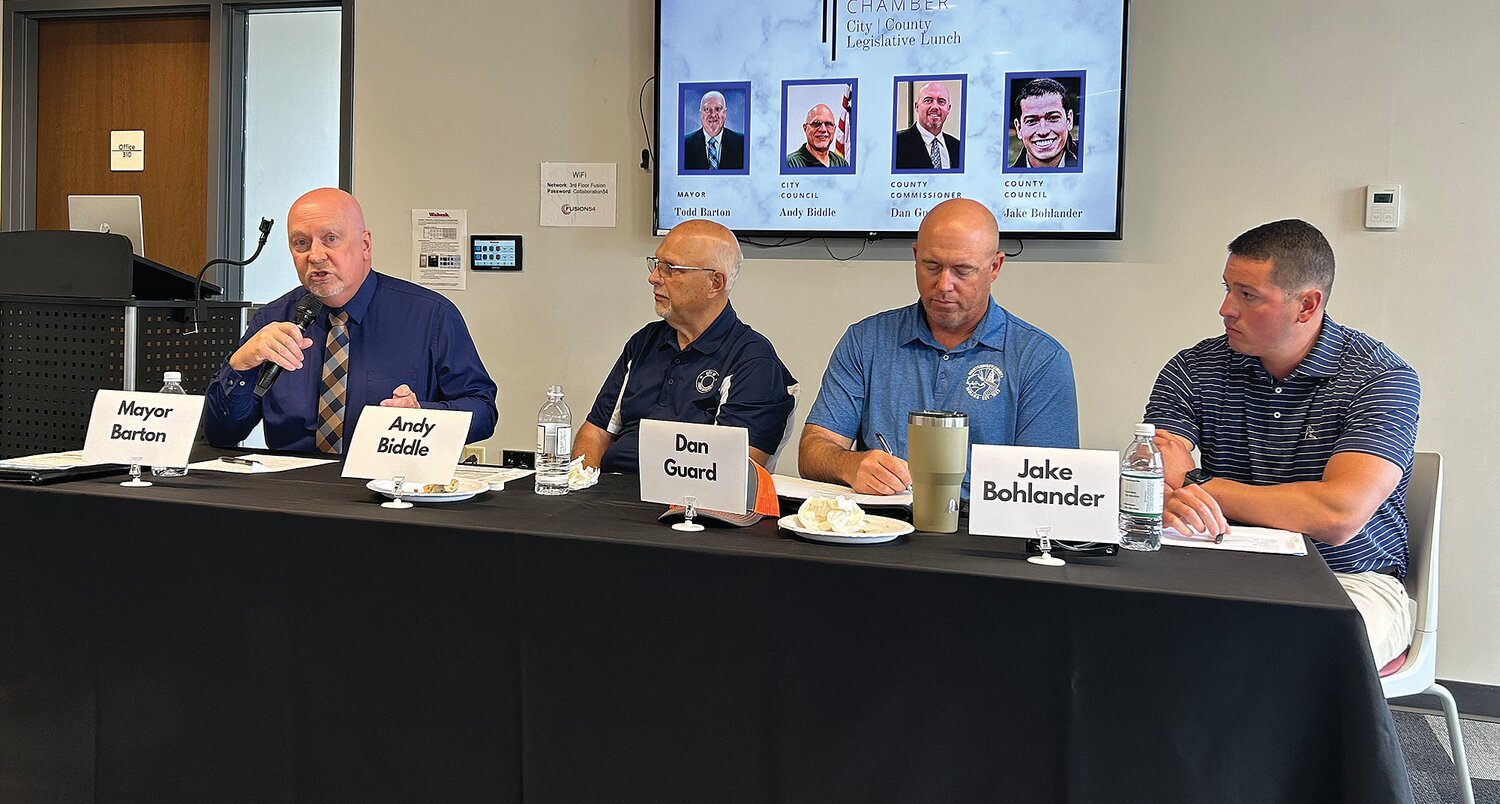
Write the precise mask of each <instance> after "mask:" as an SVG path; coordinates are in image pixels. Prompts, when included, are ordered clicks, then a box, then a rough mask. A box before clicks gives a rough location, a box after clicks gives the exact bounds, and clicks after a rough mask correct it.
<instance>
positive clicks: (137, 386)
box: [0, 232, 249, 458]
mask: <svg viewBox="0 0 1500 804" xmlns="http://www.w3.org/2000/svg"><path fill="white" fill-rule="evenodd" d="M203 290H204V295H209V294H217V293H219V292H220V290H219V288H217V287H214V286H213V285H208V284H205V285H204V286H203ZM192 297H193V280H192V279H191V278H190V277H187V276H184V275H183V274H179V273H177V272H176V271H173V270H172V269H170V268H167V267H166V266H164V265H160V264H158V263H154V262H152V261H150V260H146V259H143V258H141V257H137V256H135V255H134V254H132V253H131V252H130V241H129V240H127V239H126V238H124V237H122V236H120V235H117V234H101V233H99V232H0V458H11V457H15V456H18V455H28V454H32V453H37V452H54V451H59V450H69V449H78V448H80V447H82V446H83V440H84V436H85V434H86V433H87V431H88V420H89V413H90V411H91V410H92V409H93V404H94V393H95V392H96V391H98V390H99V389H101V388H110V389H122V390H126V391H155V390H157V389H158V388H160V387H161V383H162V374H163V372H167V371H180V372H182V381H183V383H182V384H183V388H184V389H186V390H187V392H188V393H190V394H201V393H203V391H204V389H205V388H206V387H207V386H208V381H209V379H210V378H212V377H213V375H214V373H215V372H216V371H218V368H219V365H220V364H221V363H222V362H223V361H224V358H225V356H226V355H228V354H229V353H230V352H232V351H234V348H235V346H236V345H238V343H239V338H240V332H241V330H242V329H243V328H244V308H246V307H248V306H249V304H248V303H247V302H222V301H207V302H200V305H201V306H202V308H203V309H202V315H203V320H202V321H199V322H198V325H197V326H196V327H195V326H194V325H193V324H191V323H189V322H190V321H191V320H192V319H193V318H194V316H193V315H192V313H193V309H192V308H193V302H192V301H188V300H189V299H191V298H192Z"/></svg>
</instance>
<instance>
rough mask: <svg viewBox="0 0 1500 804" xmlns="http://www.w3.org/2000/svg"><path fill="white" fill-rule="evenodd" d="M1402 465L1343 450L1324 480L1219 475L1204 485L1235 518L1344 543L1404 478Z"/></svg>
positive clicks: (1324, 541) (1326, 471)
mask: <svg viewBox="0 0 1500 804" xmlns="http://www.w3.org/2000/svg"><path fill="white" fill-rule="evenodd" d="M1401 472H1402V469H1401V467H1400V466H1398V465H1396V464H1394V463H1392V462H1391V461H1389V460H1387V459H1386V458H1383V457H1380V456H1378V455H1371V454H1369V453H1363V452H1340V453H1336V454H1335V455H1334V456H1333V457H1332V458H1330V459H1329V460H1328V466H1327V467H1326V468H1325V469H1324V470H1323V477H1322V478H1321V479H1319V480H1310V481H1301V482H1297V483H1278V484H1275V485H1270V486H1252V485H1250V484H1247V483H1237V482H1235V481H1233V480H1226V479H1224V478H1217V477H1216V478H1214V479H1212V480H1210V481H1208V482H1207V483H1205V484H1203V488H1204V489H1205V490H1206V491H1208V492H1209V493H1210V494H1212V495H1213V496H1214V499H1216V500H1218V501H1219V505H1220V506H1221V507H1222V508H1223V509H1224V515H1225V516H1226V517H1228V518H1229V519H1230V520H1232V521H1235V522H1245V523H1248V524H1251V525H1261V526H1264V527H1272V528H1280V529H1282V530H1290V531H1295V532H1297V533H1305V534H1307V535H1308V536H1311V537H1312V538H1314V539H1317V540H1318V541H1320V542H1323V543H1324V544H1328V545H1333V546H1338V545H1341V544H1343V543H1344V542H1347V541H1349V540H1350V539H1351V538H1353V537H1354V536H1355V535H1356V534H1358V533H1359V532H1360V530H1361V529H1362V528H1364V526H1365V523H1367V522H1369V521H1370V517H1372V516H1374V515H1375V510H1376V509H1377V508H1379V507H1380V504H1381V503H1382V502H1384V501H1385V499H1386V498H1387V497H1389V496H1391V492H1392V491H1394V490H1395V489H1396V484H1398V483H1400V482H1401Z"/></svg>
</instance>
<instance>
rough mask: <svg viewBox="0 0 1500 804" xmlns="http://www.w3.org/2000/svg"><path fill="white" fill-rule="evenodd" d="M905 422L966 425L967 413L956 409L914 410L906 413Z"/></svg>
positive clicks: (942, 425) (934, 425) (967, 420)
mask: <svg viewBox="0 0 1500 804" xmlns="http://www.w3.org/2000/svg"><path fill="white" fill-rule="evenodd" d="M906 423H907V424H919V425H922V426H924V427H968V426H969V414H967V413H964V412H962V411H957V410H914V411H912V412H911V413H908V414H906Z"/></svg>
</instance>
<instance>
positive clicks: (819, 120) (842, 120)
mask: <svg viewBox="0 0 1500 804" xmlns="http://www.w3.org/2000/svg"><path fill="white" fill-rule="evenodd" d="M858 94H859V82H858V81H857V80H855V79H853V78H850V79H836V80H834V81H831V82H830V81H828V80H827V79H819V80H814V81H783V82H782V84H781V146H782V152H783V153H785V154H786V157H785V158H784V159H783V160H782V164H781V172H782V173H845V174H847V173H853V172H854V163H855V159H854V154H855V148H854V142H855V140H854V130H855V98H856V97H858Z"/></svg>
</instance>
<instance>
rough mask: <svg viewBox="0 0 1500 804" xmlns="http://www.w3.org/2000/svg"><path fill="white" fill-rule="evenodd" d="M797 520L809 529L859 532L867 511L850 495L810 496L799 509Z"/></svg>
mask: <svg viewBox="0 0 1500 804" xmlns="http://www.w3.org/2000/svg"><path fill="white" fill-rule="evenodd" d="M797 520H798V521H799V522H801V523H802V527H804V528H807V529H808V530H816V531H823V532H828V531H832V532H834V533H859V531H860V528H862V527H863V526H864V523H865V512H864V509H862V508H860V507H859V505H858V504H856V503H855V502H854V501H853V500H851V499H849V498H848V497H842V496H841V497H810V498H808V500H807V501H806V502H804V503H802V507H801V508H798V509H797Z"/></svg>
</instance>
